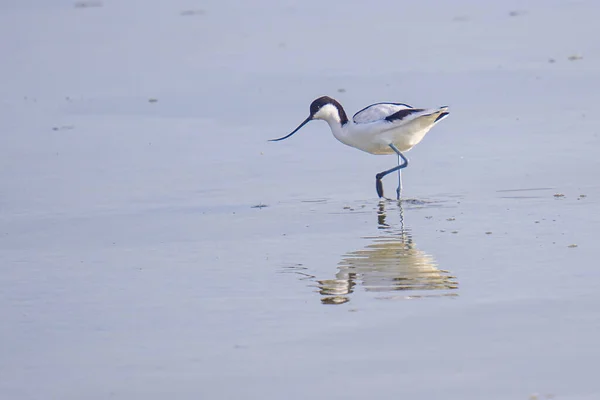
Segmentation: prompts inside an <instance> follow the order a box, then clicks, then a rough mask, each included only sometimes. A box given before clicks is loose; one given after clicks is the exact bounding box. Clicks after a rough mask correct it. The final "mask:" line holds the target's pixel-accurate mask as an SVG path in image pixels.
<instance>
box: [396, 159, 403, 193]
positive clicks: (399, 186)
mask: <svg viewBox="0 0 600 400" xmlns="http://www.w3.org/2000/svg"><path fill="white" fill-rule="evenodd" d="M398 165H400V156H398ZM401 193H402V169H399V170H398V188H397V189H396V200H400V194H401Z"/></svg>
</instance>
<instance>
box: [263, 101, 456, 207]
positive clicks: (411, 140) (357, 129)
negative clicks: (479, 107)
mask: <svg viewBox="0 0 600 400" xmlns="http://www.w3.org/2000/svg"><path fill="white" fill-rule="evenodd" d="M448 114H449V111H448V107H446V106H444V107H439V108H431V109H424V108H414V107H411V106H409V105H408V104H402V103H376V104H371V105H370V106H368V107H365V108H363V109H362V110H360V111H359V112H357V113H356V114H354V116H353V117H352V120H349V119H348V117H347V116H346V112H345V111H344V108H343V107H342V105H341V104H340V103H339V102H338V101H337V100H335V99H332V98H331V97H327V96H323V97H319V98H318V99H316V100H315V101H313V102H312V103H311V105H310V115H309V116H308V118H306V119H305V120H304V122H302V123H301V124H300V126H298V127H297V128H296V129H294V131H292V133H290V134H289V135H286V136H284V137H281V138H279V139H272V140H271V141H272V142H276V141H279V140H283V139H287V138H289V137H290V136H292V135H293V134H294V133H296V132H298V131H299V130H300V128H302V127H303V126H304V125H306V124H307V123H308V122H310V121H312V120H314V119H322V120H324V121H326V122H327V123H328V124H329V127H330V128H331V132H332V133H333V136H335V138H336V139H337V140H339V141H340V142H342V143H344V144H345V145H348V146H351V147H354V148H356V149H359V150H362V151H366V152H367V153H371V154H377V155H379V154H396V155H398V165H397V166H395V167H394V168H390V169H388V170H386V171H383V172H380V173H378V174H377V175H376V176H375V179H376V181H375V187H376V189H377V195H378V196H379V197H380V198H381V197H383V184H382V183H381V179H382V178H383V177H384V176H386V175H388V174H390V173H392V172H395V171H398V188H397V189H396V195H397V199H398V200H399V199H400V194H401V192H402V169H403V168H406V166H407V165H408V159H407V158H406V157H405V156H404V154H402V153H403V152H406V151H409V150H410V149H412V148H413V147H414V146H415V145H417V144H418V143H419V142H420V141H421V140H423V137H424V136H425V134H426V133H427V132H429V130H430V129H431V128H432V127H433V126H434V125H435V124H437V123H438V122H440V121H441V120H442V119H444V118H445V117H447V116H448Z"/></svg>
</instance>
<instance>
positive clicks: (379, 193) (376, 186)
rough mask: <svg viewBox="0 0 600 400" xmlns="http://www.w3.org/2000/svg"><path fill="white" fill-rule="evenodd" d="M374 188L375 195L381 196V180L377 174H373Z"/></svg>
mask: <svg viewBox="0 0 600 400" xmlns="http://www.w3.org/2000/svg"><path fill="white" fill-rule="evenodd" d="M375 179H376V180H375V189H377V195H378V196H379V198H382V197H383V183H382V182H381V177H380V176H379V174H377V176H375Z"/></svg>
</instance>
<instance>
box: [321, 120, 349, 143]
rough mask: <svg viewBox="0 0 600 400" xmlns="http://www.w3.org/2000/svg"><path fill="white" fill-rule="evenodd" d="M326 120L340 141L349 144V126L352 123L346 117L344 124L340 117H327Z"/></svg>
mask: <svg viewBox="0 0 600 400" xmlns="http://www.w3.org/2000/svg"><path fill="white" fill-rule="evenodd" d="M326 122H327V123H328V124H329V128H330V129H331V133H333V136H335V138H336V139H337V140H339V141H340V142H342V143H344V144H347V145H349V141H348V139H349V138H348V128H350V125H351V124H352V123H351V122H349V121H348V120H347V119H346V123H345V124H342V123H341V121H340V119H339V118H331V119H327V120H326Z"/></svg>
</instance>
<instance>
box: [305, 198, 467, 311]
mask: <svg viewBox="0 0 600 400" xmlns="http://www.w3.org/2000/svg"><path fill="white" fill-rule="evenodd" d="M385 207H386V204H385V203H384V202H381V203H380V204H379V209H378V212H377V222H378V228H379V230H380V234H379V235H376V236H371V237H366V238H365V239H368V240H369V241H370V243H369V244H368V245H367V246H365V248H363V249H361V250H356V251H351V252H349V253H347V254H345V255H344V256H342V259H341V261H340V262H339V263H338V272H337V273H336V275H335V279H327V280H317V283H318V288H319V293H320V294H321V295H322V296H323V297H322V298H321V302H322V303H323V304H343V303H346V302H348V301H350V294H352V293H353V291H354V289H355V287H356V286H357V285H361V286H362V287H363V288H364V289H365V290H366V291H368V292H380V293H387V295H384V296H382V297H383V298H391V299H392V298H415V297H431V296H455V295H456V294H455V293H453V292H454V291H455V289H457V288H458V282H457V280H456V278H455V277H454V276H452V275H451V274H450V273H449V272H448V271H444V270H442V269H440V268H438V265H437V263H436V261H435V259H434V258H433V257H432V256H431V255H430V254H427V253H425V252H424V251H422V250H419V249H417V248H416V246H415V243H414V241H413V237H412V235H411V233H410V231H409V230H408V229H405V227H404V214H403V209H402V203H400V202H399V203H398V212H399V217H400V222H399V225H398V227H396V228H394V227H392V226H391V225H389V224H388V223H387V222H386V219H387V215H386V209H385ZM398 292H404V293H403V294H402V295H400V294H399V293H398Z"/></svg>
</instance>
